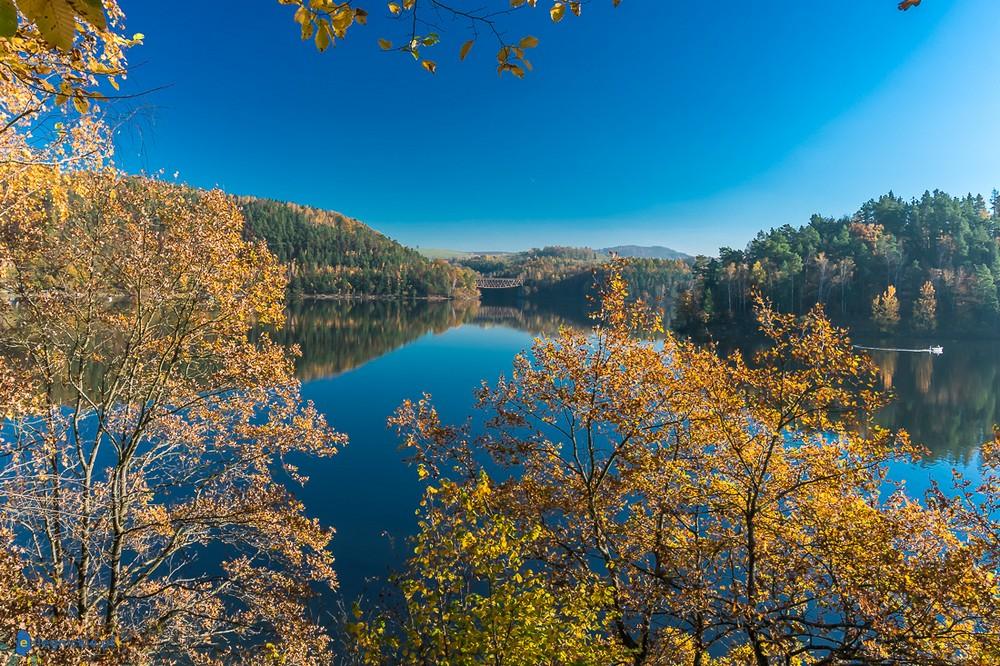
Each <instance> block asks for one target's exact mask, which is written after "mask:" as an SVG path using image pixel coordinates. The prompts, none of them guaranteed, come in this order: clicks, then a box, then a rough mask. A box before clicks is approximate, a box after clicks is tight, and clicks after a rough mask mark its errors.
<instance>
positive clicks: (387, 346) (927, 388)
mask: <svg viewBox="0 0 1000 666" xmlns="http://www.w3.org/2000/svg"><path fill="white" fill-rule="evenodd" d="M588 324H589V322H588V319H587V317H586V314H585V311H584V309H583V308H582V307H580V308H577V309H569V308H567V307H565V306H563V307H559V306H558V305H557V304H545V303H525V302H520V303H509V302H507V303H505V302H503V301H500V302H496V301H494V302H490V301H486V302H484V303H479V302H475V301H464V302H463V301H440V302H427V301H302V302H296V303H292V304H290V305H289V308H288V320H287V325H286V327H285V328H284V329H283V330H282V331H279V332H277V333H273V334H272V335H274V337H275V338H276V340H278V341H280V342H281V343H283V344H286V345H291V344H297V345H299V347H300V348H301V349H302V356H301V357H300V358H298V359H297V362H296V371H297V375H298V377H299V378H300V379H302V380H303V381H309V380H314V379H320V378H324V377H331V376H335V375H338V374H340V373H343V372H346V371H349V370H352V369H354V368H357V367H359V366H361V365H363V364H364V363H366V362H368V361H370V360H372V359H375V358H378V357H379V356H382V355H384V354H388V353H390V352H392V351H393V350H395V349H398V348H400V347H402V346H404V345H406V344H408V343H410V342H413V341H414V340H416V339H418V338H420V337H422V336H424V335H427V334H435V335H436V334H440V333H443V332H445V331H447V330H449V329H451V328H454V327H457V326H475V327H480V328H491V327H506V328H513V329H517V330H521V331H525V332H527V333H530V334H532V335H539V334H547V335H553V334H555V333H557V332H558V330H559V327H560V326H571V327H576V328H584V327H586V326H588ZM757 344H759V340H754V339H748V338H742V339H737V340H729V341H728V342H727V343H724V344H722V345H721V351H723V353H724V352H725V351H727V350H728V349H729V348H735V347H739V348H743V349H744V350H745V351H746V350H749V349H752V348H753V347H755V346H756V345H757ZM885 346H901V347H911V346H920V345H919V344H907V343H906V342H905V341H898V340H897V341H893V342H892V343H886V345H885ZM923 346H926V343H924V345H923ZM870 353H871V355H872V358H873V359H874V361H875V363H876V364H877V365H878V367H879V369H880V371H881V374H882V381H883V384H884V385H885V387H886V388H889V389H892V391H893V393H894V394H895V400H894V402H893V403H892V404H890V405H889V406H888V407H887V408H886V409H885V410H884V411H883V412H882V414H881V417H880V420H881V422H882V423H884V424H885V425H887V426H890V427H901V428H905V429H906V430H907V431H909V433H910V435H911V437H912V438H913V440H914V441H915V442H918V443H920V444H922V445H923V446H926V447H927V448H928V449H930V451H931V453H932V457H933V458H936V459H937V458H944V459H947V460H950V461H954V462H961V463H967V462H969V461H970V460H971V459H972V457H973V455H974V452H975V451H976V449H977V448H978V447H979V445H980V444H982V443H983V441H985V440H986V439H987V438H988V436H989V435H990V433H991V432H992V428H993V424H994V423H1000V345H997V344H996V343H991V342H971V341H962V342H957V341H956V342H952V343H950V344H948V343H945V353H944V355H942V356H931V355H929V354H913V353H903V352H883V351H873V352H870Z"/></svg>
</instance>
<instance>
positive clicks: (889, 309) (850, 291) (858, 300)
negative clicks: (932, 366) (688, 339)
mask: <svg viewBox="0 0 1000 666" xmlns="http://www.w3.org/2000/svg"><path fill="white" fill-rule="evenodd" d="M694 278H695V279H694V282H693V283H692V285H691V292H690V293H689V294H688V295H687V303H686V306H687V307H686V312H685V316H686V317H688V318H692V317H694V318H700V319H702V320H719V319H732V318H737V317H740V316H743V315H747V314H749V313H750V310H751V309H752V303H751V298H750V295H751V293H752V292H753V291H754V290H759V291H760V292H761V293H763V294H764V295H765V296H767V297H768V298H770V299H771V300H772V301H773V302H774V303H775V304H776V306H777V307H778V308H780V309H781V310H782V311H785V312H794V313H802V312H805V311H806V310H808V309H809V308H810V307H812V306H813V305H815V304H816V303H822V304H823V305H824V306H826V309H827V311H828V312H829V313H831V314H832V315H835V316H838V317H842V318H848V319H853V320H857V319H860V318H866V319H870V320H871V321H872V322H873V323H874V324H875V325H877V326H878V327H879V328H880V329H882V330H883V331H884V332H893V331H896V330H915V331H932V330H935V329H937V328H954V329H968V328H969V327H973V326H979V327H986V326H995V325H996V324H997V323H998V321H1000V298H998V283H1000V195H998V193H997V192H996V191H994V193H993V195H992V197H991V199H990V202H989V204H987V202H986V200H985V199H984V198H983V197H982V196H973V195H971V194H969V195H966V196H964V197H954V196H951V195H949V194H947V193H945V192H941V191H939V190H935V191H934V192H925V193H924V194H923V196H921V197H920V198H918V199H912V200H910V201H906V200H904V199H903V198H901V197H898V196H896V195H894V194H893V193H891V192H890V193H889V194H886V195H884V196H882V197H879V198H878V199H872V200H870V201H868V202H867V203H865V204H864V205H863V206H861V209H860V210H858V212H857V213H855V214H854V215H851V216H845V217H841V218H832V217H823V216H821V215H814V216H813V217H812V219H810V221H809V223H808V224H807V225H804V226H801V227H797V228H796V227H793V226H790V225H784V226H781V227H778V228H775V229H770V230H769V231H761V232H760V233H759V234H757V237H756V238H754V239H753V240H752V241H751V242H750V243H749V244H748V245H747V247H746V249H744V250H735V249H732V248H722V249H721V250H720V251H719V256H718V258H711V259H709V258H705V257H699V258H698V259H697V260H696V262H695V264H694Z"/></svg>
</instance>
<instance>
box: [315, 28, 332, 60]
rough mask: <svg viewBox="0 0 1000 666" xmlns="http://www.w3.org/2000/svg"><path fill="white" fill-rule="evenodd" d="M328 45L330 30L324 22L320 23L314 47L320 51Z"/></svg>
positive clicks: (324, 49)
mask: <svg viewBox="0 0 1000 666" xmlns="http://www.w3.org/2000/svg"><path fill="white" fill-rule="evenodd" d="M329 46H330V30H329V28H327V27H326V24H325V23H320V25H319V30H317V31H316V48H317V49H319V52H320V53H322V52H323V51H326V50H327V48H329Z"/></svg>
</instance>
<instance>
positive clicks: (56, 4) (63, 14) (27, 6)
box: [18, 0, 76, 51]
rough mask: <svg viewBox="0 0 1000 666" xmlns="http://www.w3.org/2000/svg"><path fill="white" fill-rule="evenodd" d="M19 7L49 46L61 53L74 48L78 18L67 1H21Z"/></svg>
mask: <svg viewBox="0 0 1000 666" xmlns="http://www.w3.org/2000/svg"><path fill="white" fill-rule="evenodd" d="M18 6H19V7H20V8H21V11H22V12H24V15H25V16H26V17H27V18H28V20H30V21H33V22H34V24H35V25H36V26H37V27H38V32H39V33H40V34H41V36H42V39H44V40H45V41H46V42H48V43H49V45H51V46H54V47H55V48H57V49H59V50H61V51H69V50H70V49H71V48H73V36H74V34H75V32H76V18H74V15H73V14H74V12H73V8H72V7H70V6H69V3H67V2H66V0H20V1H19V2H18Z"/></svg>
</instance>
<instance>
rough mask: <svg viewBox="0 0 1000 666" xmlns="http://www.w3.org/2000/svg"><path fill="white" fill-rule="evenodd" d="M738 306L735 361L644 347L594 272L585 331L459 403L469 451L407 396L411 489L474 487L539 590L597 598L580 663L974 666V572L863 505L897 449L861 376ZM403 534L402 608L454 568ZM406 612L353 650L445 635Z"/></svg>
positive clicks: (891, 507)
mask: <svg viewBox="0 0 1000 666" xmlns="http://www.w3.org/2000/svg"><path fill="white" fill-rule="evenodd" d="M758 309H759V316H760V321H761V329H762V331H763V333H764V334H765V335H766V336H767V338H768V340H769V343H770V344H769V346H768V347H767V348H766V349H765V350H764V351H762V352H760V353H758V354H756V355H755V356H754V357H753V358H752V359H745V358H744V357H743V356H742V355H741V354H739V353H734V354H732V355H731V356H729V357H728V358H720V357H719V356H718V355H717V353H716V350H715V349H714V348H711V347H709V348H699V347H697V346H694V345H693V344H690V343H688V342H685V341H682V340H678V339H676V338H675V337H674V336H672V335H671V334H669V333H666V334H663V339H662V341H660V342H653V341H650V340H648V339H645V338H644V337H643V336H644V335H645V334H648V333H650V332H656V333H658V334H659V333H660V332H659V331H658V322H659V321H660V319H659V317H657V316H655V315H654V314H652V313H651V312H649V311H648V310H647V309H646V308H645V307H644V306H643V304H642V303H635V302H630V301H629V299H628V298H627V293H626V289H625V282H624V281H623V279H622V277H621V274H620V267H615V268H614V269H613V270H612V271H611V274H610V276H609V278H608V280H607V282H606V284H605V285H604V287H603V291H602V296H601V301H600V309H599V311H598V313H597V322H596V324H595V326H594V328H593V330H592V331H591V332H590V333H589V334H586V333H580V332H576V331H572V330H568V329H566V330H563V331H561V333H560V334H559V336H558V337H556V338H553V339H548V338H542V339H539V340H538V341H537V342H536V344H535V345H534V346H533V349H532V353H531V354H530V355H527V354H524V355H520V356H518V357H517V358H516V360H515V363H514V368H513V372H512V374H511V376H510V378H509V379H503V378H502V379H501V380H500V381H499V382H498V383H497V384H496V385H495V386H492V387H489V386H486V387H484V388H483V389H482V390H481V392H480V405H481V407H482V408H483V409H484V410H486V411H487V417H488V418H487V428H486V432H485V433H484V434H483V435H481V436H479V437H477V438H472V437H471V436H470V433H469V432H468V429H467V427H466V428H455V427H450V426H444V425H442V424H441V423H440V422H439V420H438V417H437V414H436V413H435V412H434V410H433V408H432V407H431V406H430V404H429V402H427V401H426V399H425V401H424V402H421V403H419V404H418V405H413V404H410V403H406V404H404V405H403V406H402V407H401V408H400V410H399V411H398V412H397V414H396V416H395V417H394V418H393V419H392V421H391V422H392V423H393V424H394V425H395V426H396V427H398V428H399V429H400V431H401V434H402V437H403V439H404V441H405V444H406V446H407V447H408V448H409V449H410V450H412V451H413V452H414V458H415V461H416V463H417V465H418V472H419V474H420V476H422V477H424V478H426V479H427V480H428V482H429V483H430V484H431V486H430V487H429V488H428V492H431V493H432V495H433V494H434V493H433V492H432V489H440V488H449V489H451V488H453V487H457V488H462V489H464V490H461V491H458V490H449V492H459V493H462V492H464V493H469V492H474V491H473V490H472V489H473V488H475V487H478V485H481V484H484V483H488V487H489V488H490V497H491V500H490V502H491V506H492V507H494V508H493V509H492V511H494V512H496V513H498V514H499V515H501V516H504V518H503V520H505V521H512V522H506V523H500V524H505V525H514V526H517V527H518V530H519V531H518V532H517V534H519V535H520V536H521V538H522V539H523V538H524V537H526V536H530V538H529V539H526V540H524V541H522V542H521V543H522V544H523V546H522V547H523V548H525V549H526V551H527V556H528V557H529V558H530V562H531V570H532V571H533V572H544V576H545V580H546V584H547V585H550V586H552V588H553V589H562V590H578V589H579V587H580V586H581V585H597V586H598V587H597V589H599V590H602V591H603V596H602V595H599V596H596V597H594V596H592V597H590V603H592V604H593V603H597V604H603V607H602V608H600V610H599V612H598V614H597V616H598V617H600V618H601V621H602V626H601V628H602V638H603V640H605V641H607V645H608V648H607V649H608V650H609V651H608V652H607V653H605V654H604V655H602V657H601V658H597V659H595V660H594V663H632V664H661V663H695V664H707V663H709V662H710V661H711V660H712V655H716V656H718V658H721V659H722V660H723V662H724V663H741V664H742V663H755V664H759V665H760V666H766V664H770V663H814V662H824V661H827V662H838V661H850V662H866V663H867V662H871V661H879V660H887V661H891V660H911V661H921V660H922V661H927V662H930V663H933V662H936V661H950V660H955V659H959V658H964V657H965V656H968V655H977V656H982V655H983V654H985V652H984V648H983V645H984V644H985V643H986V642H987V641H985V639H983V637H984V636H985V635H986V632H987V631H988V630H989V629H990V628H991V627H992V626H994V624H995V618H993V617H992V616H993V615H994V612H993V610H992V609H994V608H995V607H996V603H997V601H998V596H997V594H998V590H997V586H996V582H995V577H993V572H995V562H991V561H989V560H988V559H987V558H986V556H985V555H984V551H983V549H982V548H979V547H977V546H975V545H973V544H972V543H971V542H969V541H968V540H963V539H962V538H961V534H962V528H961V526H960V525H959V522H958V521H957V520H956V518H955V516H954V514H953V513H950V512H949V511H947V510H945V509H943V508H941V507H940V506H934V505H932V506H924V505H922V504H920V503H917V502H914V501H912V500H910V499H908V498H906V497H905V495H903V494H902V493H897V494H895V495H893V496H892V497H891V498H890V499H889V500H888V501H885V502H883V501H882V499H881V493H882V488H883V486H884V483H885V465H886V463H888V462H890V461H892V460H897V459H900V458H908V457H910V456H913V455H916V454H917V453H918V450H917V449H916V448H915V447H913V446H911V445H910V444H909V442H908V439H907V438H906V436H905V434H903V433H893V432H890V431H887V430H885V429H883V428H881V427H879V426H878V425H877V424H876V423H875V421H874V414H875V413H876V411H877V410H878V409H879V408H880V407H881V406H883V405H884V404H885V400H886V398H885V396H884V395H883V394H881V393H880V392H879V391H878V390H877V373H876V370H875V368H874V366H873V365H872V363H871V362H870V360H869V359H868V358H867V357H864V356H860V355H857V354H855V353H854V351H853V348H852V346H851V344H850V341H849V339H848V338H847V336H846V334H845V332H844V331H842V330H840V329H837V328H835V327H833V326H831V325H830V323H829V322H828V321H827V320H826V318H825V317H824V316H823V315H822V313H821V312H820V311H819V310H818V309H817V310H814V311H812V312H811V313H809V314H808V315H807V316H806V317H804V318H803V319H802V320H797V319H795V318H794V317H792V316H786V315H780V314H777V313H775V312H774V311H773V310H772V309H771V308H770V307H769V306H768V305H767V304H766V303H758ZM488 470H494V472H493V473H494V474H495V475H496V477H497V479H499V480H491V481H488V482H487V481H484V480H483V479H484V478H486V479H489V478H491V475H490V474H488V473H487V471H488ZM451 484H456V485H455V486H452V485H451ZM976 515H979V514H976ZM468 519H469V518H468V517H467V516H465V515H464V514H463V513H461V512H460V513H459V514H458V515H457V517H455V518H451V519H450V520H451V521H452V522H449V523H448V524H449V525H462V524H463V521H467V520H468ZM494 520H499V519H494ZM434 525H435V526H434V527H433V529H434V530H439V529H440V527H438V526H437V525H438V523H435V524H434ZM420 528H421V529H420V533H419V536H418V537H417V544H418V554H417V555H416V556H415V559H414V560H412V561H411V563H410V565H409V567H408V568H407V569H406V572H405V573H404V575H403V577H402V579H401V580H400V581H398V585H399V589H400V590H402V594H403V596H404V597H405V596H406V590H408V589H412V587H413V586H418V587H419V586H420V585H423V584H426V581H428V580H439V577H438V576H437V575H432V574H431V572H438V571H439V569H440V567H439V568H433V567H432V568H430V569H428V567H427V566H426V564H424V563H425V562H428V561H434V560H435V558H437V557H442V558H444V561H446V562H449V563H451V565H452V566H455V567H462V566H466V565H468V563H469V562H471V561H472V559H471V558H474V557H475V556H476V555H475V550H474V548H473V547H472V542H471V541H470V542H469V543H463V541H462V540H461V539H459V540H457V541H454V540H453V541H451V542H449V544H448V547H447V549H446V550H444V551H443V552H442V551H438V552H435V553H427V552H425V550H424V549H425V548H439V547H440V545H439V544H437V542H436V541H434V539H433V538H432V535H431V534H429V533H428V532H429V530H431V529H432V523H430V522H428V521H426V520H424V521H423V522H422V523H421V525H420ZM511 538H512V537H510V536H508V537H506V539H500V542H501V543H503V542H504V541H506V543H508V544H509V543H510V542H511ZM471 589H476V588H475V586H473V587H472V588H471ZM487 589H492V588H487ZM568 598H572V597H568ZM408 610H409V611H410V612H409V613H403V615H402V617H403V618H404V619H402V620H397V622H396V623H395V624H393V623H392V622H390V621H388V620H385V618H386V617H392V616H391V614H390V615H386V614H385V613H383V614H382V615H381V616H380V617H382V618H383V624H381V625H378V631H376V632H375V634H374V636H375V638H374V639H373V638H372V634H371V633H369V634H368V639H369V644H368V645H370V642H371V641H372V640H374V642H375V643H376V644H377V645H379V646H385V645H386V644H389V645H391V646H393V647H394V648H395V649H404V650H405V649H411V648H413V647H414V646H415V645H417V644H418V643H419V641H421V640H424V639H425V637H428V636H438V635H442V634H447V633H448V632H449V631H450V630H451V629H452V627H453V623H450V622H449V621H448V620H447V619H446V617H447V618H450V617H452V616H451V614H450V613H442V612H435V610H441V609H440V608H439V607H438V606H436V605H435V604H434V603H429V604H426V605H424V604H421V605H420V610H419V611H418V612H414V609H413V608H409V609H408ZM424 611H426V612H424ZM593 612H594V611H588V613H593ZM588 617H589V615H588ZM365 626H366V627H371V626H372V625H370V624H365ZM575 628H576V629H575V630H576V631H577V632H580V633H582V634H585V633H586V632H588V631H592V626H590V625H588V623H587V622H582V623H578V624H576V625H575ZM481 629H482V625H478V624H477V625H476V626H475V630H477V631H479V630H481ZM487 634H488V632H486V633H484V634H483V635H478V636H476V637H475V638H473V639H471V640H473V642H474V643H475V644H482V642H483V641H485V640H486V639H487ZM981 639H983V640H981ZM387 641H388V643H387ZM399 646H403V647H402V648H400V647H399ZM616 652H617V654H616ZM368 654H369V655H371V654H375V655H377V654H378V652H377V650H374V649H369V650H368ZM375 661H377V657H376V659H375ZM440 661H441V663H467V661H462V660H461V659H456V660H454V661H450V660H449V659H447V658H442V659H441V660H440ZM584 662H586V660H585V659H584ZM541 663H560V662H559V660H558V659H555V658H550V659H548V660H543V661H542V662H541Z"/></svg>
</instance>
